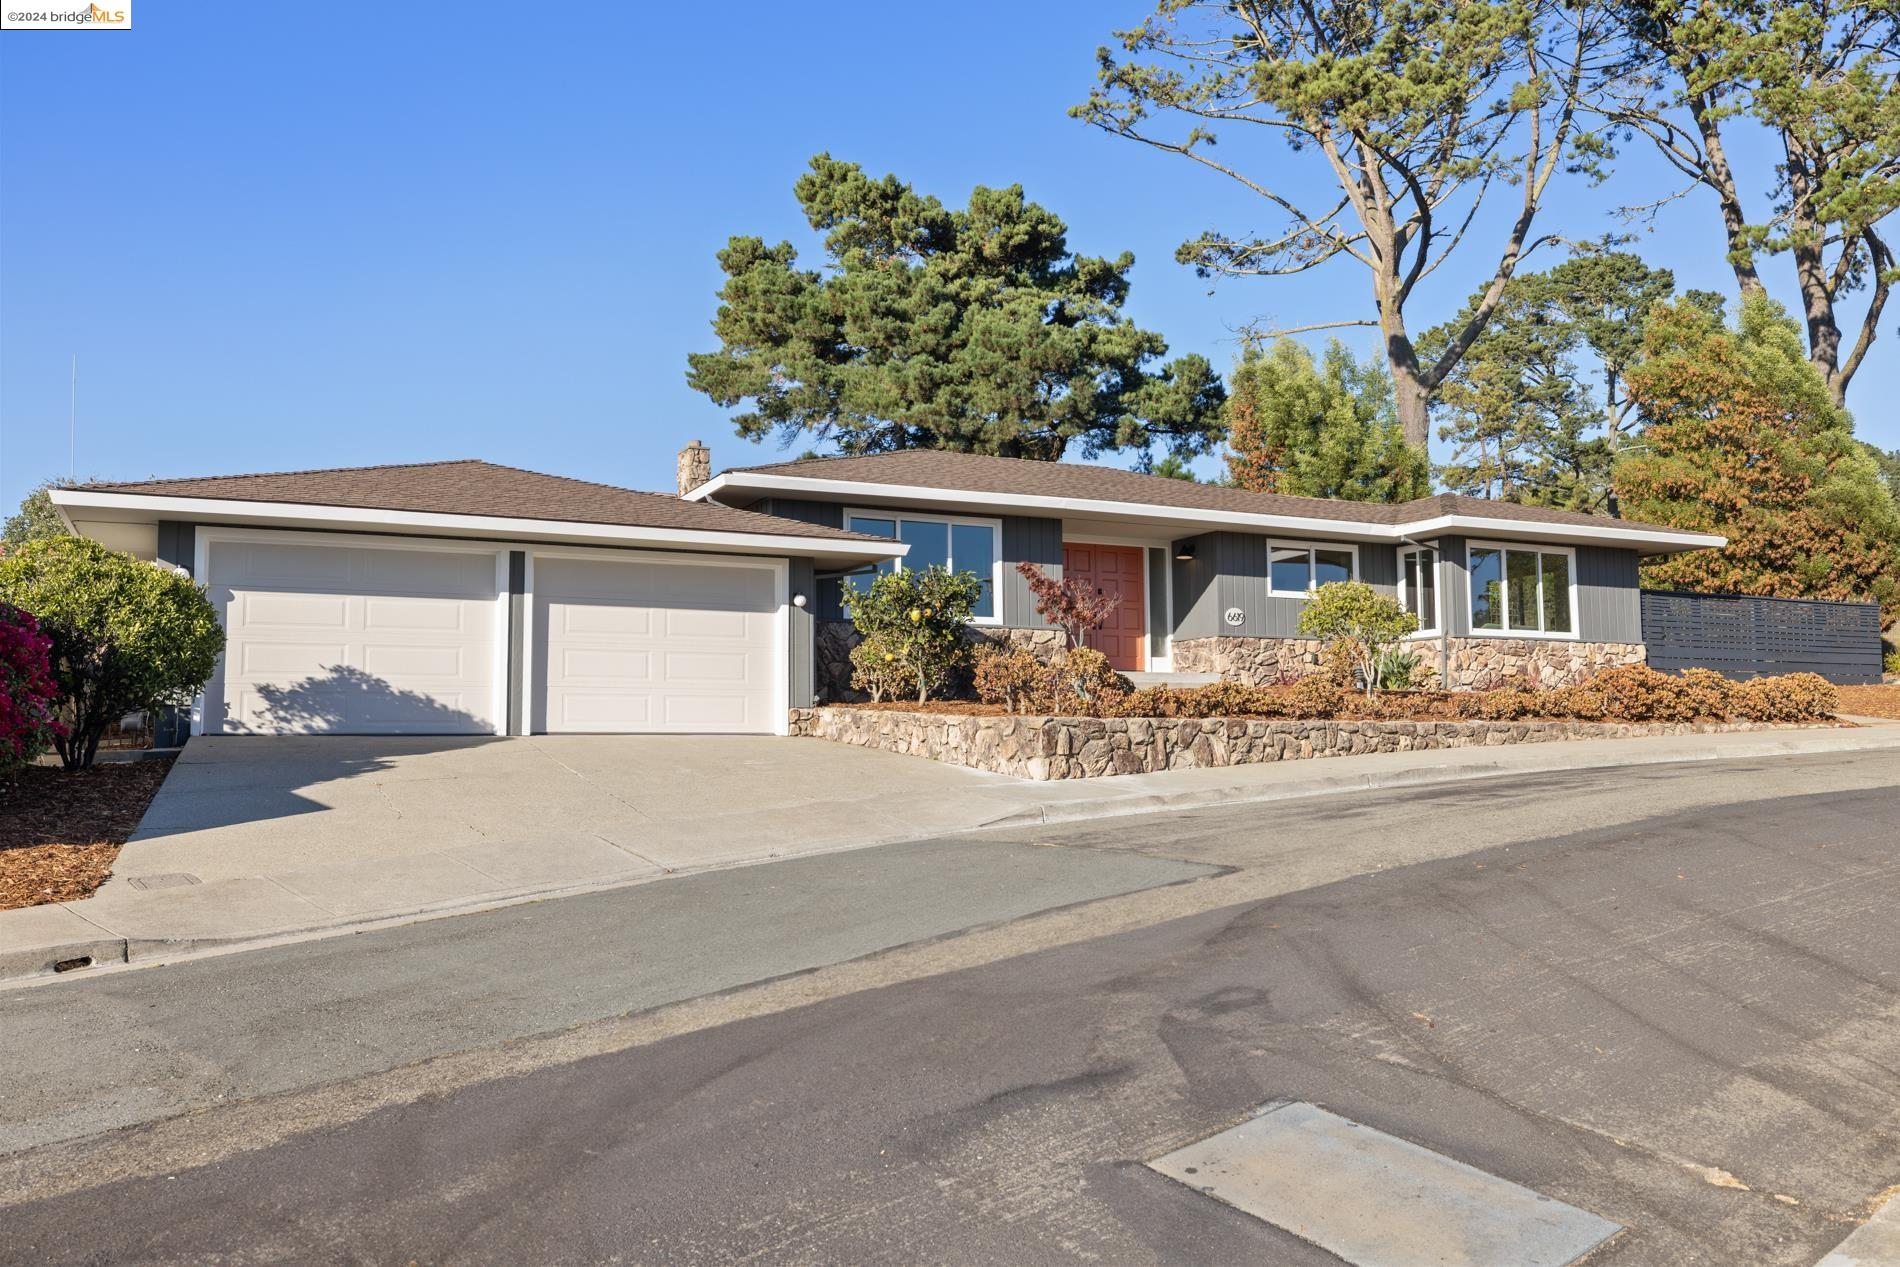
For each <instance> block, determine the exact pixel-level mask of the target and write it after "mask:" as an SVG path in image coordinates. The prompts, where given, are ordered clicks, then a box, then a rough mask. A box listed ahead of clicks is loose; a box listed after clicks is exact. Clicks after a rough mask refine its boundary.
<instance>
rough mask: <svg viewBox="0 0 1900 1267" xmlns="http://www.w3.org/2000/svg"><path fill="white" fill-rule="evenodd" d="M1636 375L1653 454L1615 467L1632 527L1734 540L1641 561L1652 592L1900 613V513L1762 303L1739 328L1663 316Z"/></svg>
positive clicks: (1693, 313) (1697, 317)
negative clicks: (1664, 527) (1837, 602)
mask: <svg viewBox="0 0 1900 1267" xmlns="http://www.w3.org/2000/svg"><path fill="white" fill-rule="evenodd" d="M1645 352H1646V357H1645V359H1644V361H1643V363H1642V364H1641V365H1640V366H1638V367H1637V368H1636V369H1635V370H1634V371H1633V372H1632V373H1631V376H1630V390H1631V393H1632V395H1633V396H1634V398H1635V401H1636V407H1637V409H1638V411H1639V412H1640V413H1641V415H1642V418H1643V422H1644V431H1643V441H1644V443H1643V445H1642V446H1641V449H1640V450H1639V451H1634V452H1631V453H1629V454H1627V455H1626V456H1624V457H1623V458H1622V459H1621V460H1620V461H1619V462H1618V463H1617V467H1616V487H1617V492H1618V494H1619V496H1620V497H1621V498H1622V500H1623V504H1624V510H1625V512H1626V513H1627V514H1628V515H1629V516H1630V517H1631V518H1633V519H1642V520H1647V521H1650V522H1653V523H1662V524H1669V525H1672V526H1674V527H1680V528H1690V529H1695V530H1699V531H1705V532H1720V533H1723V534H1724V535H1726V536H1727V537H1728V538H1729V542H1728V545H1727V546H1726V547H1724V548H1723V549H1721V550H1696V551H1691V552H1689V553H1687V554H1681V555H1672V556H1667V557H1665V558H1662V559H1659V560H1657V561H1655V562H1652V563H1649V564H1647V565H1646V566H1645V576H1646V579H1647V580H1648V581H1649V583H1651V584H1657V585H1664V586H1669V587H1673V588H1681V589H1691V590H1705V591H1726V592H1733V593H1742V594H1768V595H1778V596H1781V597H1791V598H1828V599H1869V598H1871V599H1876V600H1878V601H1879V602H1881V603H1882V604H1883V606H1885V607H1886V608H1887V609H1888V610H1889V611H1892V610H1894V608H1895V607H1896V606H1897V605H1900V573H1897V572H1896V569H1897V568H1900V508H1896V506H1895V504H1894V501H1893V498H1892V497H1891V496H1890V495H1889V494H1888V492H1887V490H1886V488H1885V487H1884V486H1883V485H1882V483H1881V481H1880V476H1879V473H1878V470H1877V468H1876V467H1875V465H1874V462H1873V459H1872V458H1871V457H1869V456H1868V454H1867V451H1866V446H1864V445H1862V444H1861V443H1859V442H1858V441H1856V440H1855V439H1854V436H1853V422H1852V419H1851V418H1849V416H1848V414H1847V412H1846V411H1845V410H1843V409H1841V408H1840V407H1839V406H1837V405H1835V404H1834V402H1833V400H1832V398H1831V396H1830V394H1829V390H1828V384H1827V380H1826V379H1825V378H1824V377H1823V376H1822V374H1821V373H1820V371H1818V370H1817V369H1816V368H1815V367H1814V366H1813V365H1812V364H1811V363H1810V362H1809V361H1808V360H1807V358H1806V357H1805V356H1804V354H1803V349H1802V340H1801V334H1800V331H1799V330H1797V329H1796V327H1795V325H1794V323H1793V322H1791V321H1789V320H1788V319H1787V317H1786V316H1785V315H1784V314H1783V313H1782V311H1781V309H1780V307H1779V306H1778V305H1776V304H1775V303H1774V302H1773V301H1772V300H1770V299H1768V298H1767V297H1766V296H1764V295H1752V296H1749V297H1748V298H1746V299H1745V300H1744V301H1743V304H1742V311H1741V317H1740V321H1739V323H1738V325H1737V326H1736V327H1735V328H1734V329H1727V328H1724V327H1723V325H1722V324H1721V323H1720V321H1719V320H1718V319H1716V318H1715V317H1713V316H1711V315H1710V314H1709V313H1708V312H1707V311H1706V310H1703V309H1699V308H1697V307H1695V306H1694V305H1690V304H1676V305H1674V306H1671V307H1668V308H1663V309H1658V310H1657V311H1656V313H1655V314H1654V315H1653V316H1652V318H1651V321H1650V328H1649V332H1648V337H1647V339H1646V340H1645Z"/></svg>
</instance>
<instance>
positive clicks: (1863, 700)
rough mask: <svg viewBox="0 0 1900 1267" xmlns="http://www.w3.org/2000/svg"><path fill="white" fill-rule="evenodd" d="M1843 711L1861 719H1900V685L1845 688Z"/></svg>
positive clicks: (1843, 689) (1841, 690) (1843, 688)
mask: <svg viewBox="0 0 1900 1267" xmlns="http://www.w3.org/2000/svg"><path fill="white" fill-rule="evenodd" d="M1840 692H1841V711H1842V712H1843V713H1852V714H1855V715H1856V716H1860V717H1900V684H1897V685H1893V686H1843V687H1841V688H1840Z"/></svg>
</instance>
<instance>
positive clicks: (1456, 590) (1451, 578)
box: [1425, 537, 1471, 638]
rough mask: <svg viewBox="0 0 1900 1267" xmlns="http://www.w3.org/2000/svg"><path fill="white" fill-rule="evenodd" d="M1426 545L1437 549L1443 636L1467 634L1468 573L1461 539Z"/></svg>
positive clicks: (1469, 609)
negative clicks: (1442, 607)
mask: <svg viewBox="0 0 1900 1267" xmlns="http://www.w3.org/2000/svg"><path fill="white" fill-rule="evenodd" d="M1425 544H1427V545H1436V546H1437V547H1438V601H1439V602H1440V603H1442V604H1443V605H1444V610H1443V612H1442V614H1441V616H1440V619H1441V620H1443V622H1444V625H1445V633H1446V635H1447V636H1449V637H1452V638H1465V637H1469V636H1470V634H1471V574H1470V573H1469V572H1467V571H1465V539H1464V538H1463V537H1440V538H1438V540H1437V541H1436V542H1431V541H1428V542H1426V543H1425Z"/></svg>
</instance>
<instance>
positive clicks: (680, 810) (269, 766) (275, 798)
mask: <svg viewBox="0 0 1900 1267" xmlns="http://www.w3.org/2000/svg"><path fill="white" fill-rule="evenodd" d="M1015 786H1018V784H1017V781H1016V780H1013V779H1008V778H1003V777H1001V776H997V775H987V774H982V773H980V772H976V771H970V770H963V769H958V768H953V767H950V766H944V765H939V764H938V763H936V762H932V761H917V760H913V759H909V758H905V757H900V756H893V755H891V754H889V753H881V752H871V751H865V750H862V749H854V748H846V747H843V746H841V745H838V744H828V743H819V742H816V741H808V740H790V739H778V738H763V737H749V736H724V735H719V736H644V735H588V736H575V735H561V736H536V737H534V738H527V739H426V738H387V739H383V738H372V737H363V736H327V737H296V738H288V737H287V738H219V739H197V740H193V741H192V743H191V744H190V745H189V746H188V747H187V748H186V749H185V752H184V754H183V755H182V756H181V757H180V758H179V761H178V764H177V766H176V767H175V768H174V769H173V771H172V775H171V777H170V778H169V779H167V780H166V781H165V785H164V787H163V788H162V789H161V790H160V791H159V794H158V797H157V798H156V799H155V800H154V801H153V802H152V806H151V809H150V810H149V811H148V812H147V813H146V815H145V818H144V820H143V821H142V822H141V823H140V824H139V829H138V831H137V833H135V834H134V835H133V837H132V839H131V841H130V842H128V843H127V845H126V847H125V850H124V852H123V853H121V854H120V855H119V861H118V865H117V866H116V867H115V868H114V871H113V878H112V880H111V881H110V882H109V885H108V887H112V886H126V885H129V884H133V883H135V882H137V881H139V880H140V879H141V878H146V879H149V878H150V877H152V876H155V875H161V874H166V873H177V872H186V873H190V874H192V875H194V876H196V877H197V878H198V880H200V881H203V882H210V881H216V880H226V879H232V878H236V877H240V876H253V875H272V876H276V877H279V878H286V877H293V876H297V875H299V874H300V873H303V872H305V871H307V870H308V869H311V868H325V867H333V866H335V865H337V864H339V863H353V862H365V861H373V862H377V863H381V864H384V865H394V864H404V863H412V862H414V860H416V859H419V858H426V857H430V856H432V855H438V854H446V855H448V856H450V857H454V858H457V859H463V860H466V861H467V862H468V863H470V864H471V865H474V866H476V867H479V868H482V869H483V870H484V871H507V872H511V873H512V872H514V871H518V870H520V869H522V868H530V867H531V868H542V867H545V866H546V865H547V863H548V862H549V861H550V859H551V855H554V854H563V855H565V856H566V857H567V858H568V860H569V861H570V862H571V863H573V864H574V865H576V866H581V867H583V868H585V867H587V866H588V865H590V863H589V862H587V861H586V860H590V859H598V860H600V861H601V862H603V863H606V864H609V868H608V869H610V870H621V869H626V868H627V867H629V866H632V867H635V868H645V869H649V870H652V871H656V872H657V871H671V870H681V869H686V868H694V867H703V866H708V865H713V864H719V863H730V862H736V861H744V860H748V859H754V858H764V857H770V856H775V855H782V854H787V853H805V852H810V851H812V850H813V849H817V848H824V847H826V846H836V845H840V844H847V843H858V842H863V841H869V840H880V839H890V838H892V837H895V836H910V835H916V834H918V830H919V826H920V824H921V826H922V828H923V829H924V830H931V829H934V827H935V826H936V825H937V824H938V823H939V822H948V823H950V824H952V825H955V826H967V825H969V819H970V810H969V809H968V808H967V807H966V799H965V798H967V797H968V796H969V795H970V794H971V793H973V792H981V791H983V790H985V789H987V788H996V789H998V790H1001V789H1003V788H1010V787H1015ZM503 878H506V877H503ZM291 887H293V888H295V887H299V885H298V883H297V882H295V881H294V880H293V881H292V882H291Z"/></svg>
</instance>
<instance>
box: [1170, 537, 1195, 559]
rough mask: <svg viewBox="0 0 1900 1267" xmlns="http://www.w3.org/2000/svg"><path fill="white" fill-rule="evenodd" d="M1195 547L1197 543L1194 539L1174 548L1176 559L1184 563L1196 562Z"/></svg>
mask: <svg viewBox="0 0 1900 1267" xmlns="http://www.w3.org/2000/svg"><path fill="white" fill-rule="evenodd" d="M1194 545H1195V542H1194V540H1193V539H1192V538H1189V539H1188V540H1186V541H1183V542H1182V543H1181V544H1179V545H1177V546H1175V547H1174V557H1175V558H1177V559H1179V560H1181V562H1183V563H1192V562H1193V561H1194Z"/></svg>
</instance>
